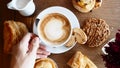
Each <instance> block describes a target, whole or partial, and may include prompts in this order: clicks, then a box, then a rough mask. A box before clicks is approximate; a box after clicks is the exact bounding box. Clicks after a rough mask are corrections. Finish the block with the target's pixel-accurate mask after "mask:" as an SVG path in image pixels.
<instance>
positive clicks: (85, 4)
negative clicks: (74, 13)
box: [72, 0, 102, 13]
mask: <svg viewBox="0 0 120 68" xmlns="http://www.w3.org/2000/svg"><path fill="white" fill-rule="evenodd" d="M72 3H73V6H74V7H75V8H76V9H77V10H78V11H80V12H83V13H87V12H90V11H92V10H93V9H94V8H98V7H100V6H101V4H102V0H72Z"/></svg>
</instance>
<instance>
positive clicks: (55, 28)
mask: <svg viewBox="0 0 120 68" xmlns="http://www.w3.org/2000/svg"><path fill="white" fill-rule="evenodd" d="M37 33H38V36H39V38H40V40H41V42H42V44H44V45H46V46H50V47H59V46H63V45H64V44H65V43H67V42H68V41H69V39H70V37H71V35H72V27H71V23H70V21H69V20H68V19H67V18H66V17H65V16H64V15H62V14H60V13H50V14H47V15H45V16H44V17H43V18H42V19H40V21H39V23H38V25H37Z"/></svg>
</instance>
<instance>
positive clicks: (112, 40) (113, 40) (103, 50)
mask: <svg viewBox="0 0 120 68" xmlns="http://www.w3.org/2000/svg"><path fill="white" fill-rule="evenodd" d="M109 42H115V38H112V39H111V40H110V41H108V42H107V43H106V44H105V45H104V46H103V47H102V52H103V53H104V54H106V55H107V54H108V53H106V51H105V47H109V45H108V43H109Z"/></svg>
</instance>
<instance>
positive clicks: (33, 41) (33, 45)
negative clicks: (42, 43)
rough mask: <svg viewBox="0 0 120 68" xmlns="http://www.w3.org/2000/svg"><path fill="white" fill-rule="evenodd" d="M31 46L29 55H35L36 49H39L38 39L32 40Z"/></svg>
mask: <svg viewBox="0 0 120 68" xmlns="http://www.w3.org/2000/svg"><path fill="white" fill-rule="evenodd" d="M31 45H32V48H31V52H30V53H32V54H36V53H37V49H38V48H39V38H38V37H36V38H34V39H33V40H32V42H31Z"/></svg>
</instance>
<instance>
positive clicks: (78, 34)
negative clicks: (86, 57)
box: [73, 28, 87, 44]
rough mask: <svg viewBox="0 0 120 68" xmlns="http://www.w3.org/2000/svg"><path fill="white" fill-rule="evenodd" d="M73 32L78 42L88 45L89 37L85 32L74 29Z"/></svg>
mask: <svg viewBox="0 0 120 68" xmlns="http://www.w3.org/2000/svg"><path fill="white" fill-rule="evenodd" d="M73 32H74V34H75V38H76V41H77V42H78V43H79V44H85V43H86V41H87V36H86V34H85V32H84V31H83V30H82V29H80V28H74V29H73Z"/></svg>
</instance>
